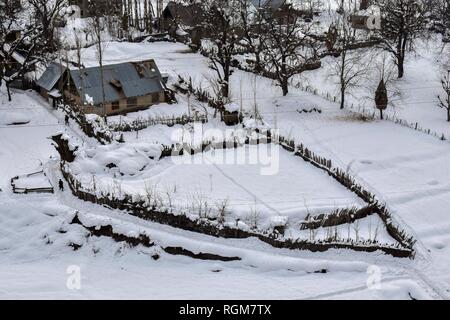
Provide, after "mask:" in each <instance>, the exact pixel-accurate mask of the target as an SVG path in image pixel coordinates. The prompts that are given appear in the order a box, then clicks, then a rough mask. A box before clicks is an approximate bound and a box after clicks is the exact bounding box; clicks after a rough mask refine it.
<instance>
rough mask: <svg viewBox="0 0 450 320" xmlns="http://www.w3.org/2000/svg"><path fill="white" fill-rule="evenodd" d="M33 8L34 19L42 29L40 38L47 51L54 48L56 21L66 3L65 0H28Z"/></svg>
mask: <svg viewBox="0 0 450 320" xmlns="http://www.w3.org/2000/svg"><path fill="white" fill-rule="evenodd" d="M28 3H29V4H30V6H31V8H32V9H33V15H34V19H35V20H36V23H37V25H38V26H39V27H40V28H41V30H42V40H43V42H44V43H43V44H44V47H45V48H46V50H47V51H53V50H54V49H56V48H55V46H56V45H55V35H54V31H55V28H56V22H57V20H58V18H60V17H61V13H62V10H63V8H64V7H65V6H66V5H67V3H66V0H53V1H48V0H28Z"/></svg>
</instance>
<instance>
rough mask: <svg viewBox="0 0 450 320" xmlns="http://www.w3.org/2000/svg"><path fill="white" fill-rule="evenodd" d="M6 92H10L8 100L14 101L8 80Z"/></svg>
mask: <svg viewBox="0 0 450 320" xmlns="http://www.w3.org/2000/svg"><path fill="white" fill-rule="evenodd" d="M5 85H6V92H7V93H8V101H9V102H11V101H12V96H11V88H10V87H9V82H6V84H5Z"/></svg>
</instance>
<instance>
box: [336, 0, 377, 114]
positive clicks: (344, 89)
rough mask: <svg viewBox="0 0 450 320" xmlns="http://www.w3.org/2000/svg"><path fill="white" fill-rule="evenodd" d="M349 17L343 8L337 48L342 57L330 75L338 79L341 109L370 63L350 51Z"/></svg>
mask: <svg viewBox="0 0 450 320" xmlns="http://www.w3.org/2000/svg"><path fill="white" fill-rule="evenodd" d="M348 16H349V14H348V10H347V8H345V6H344V5H343V6H342V14H341V16H340V18H339V19H338V21H337V22H336V27H335V28H336V29H335V30H336V33H337V46H338V48H336V50H337V51H338V52H340V57H339V58H337V59H336V60H334V61H333V62H332V64H331V72H330V75H331V76H333V77H335V78H337V79H338V81H337V84H338V85H339V93H340V98H341V99H340V104H341V106H340V107H341V109H344V107H345V98H346V95H347V94H348V93H351V91H352V90H353V89H355V88H358V87H360V80H361V78H362V77H363V76H364V75H366V74H367V71H368V69H369V62H367V61H365V60H367V57H363V56H361V55H360V54H358V53H355V52H351V51H350V42H351V40H352V33H353V29H352V27H351V25H350V24H349V22H348V19H347V17H348Z"/></svg>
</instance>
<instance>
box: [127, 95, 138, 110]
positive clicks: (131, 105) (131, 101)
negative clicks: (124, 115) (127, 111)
mask: <svg viewBox="0 0 450 320" xmlns="http://www.w3.org/2000/svg"><path fill="white" fill-rule="evenodd" d="M137 105H138V103H137V98H136V97H133V98H128V100H127V107H128V108H135V107H137Z"/></svg>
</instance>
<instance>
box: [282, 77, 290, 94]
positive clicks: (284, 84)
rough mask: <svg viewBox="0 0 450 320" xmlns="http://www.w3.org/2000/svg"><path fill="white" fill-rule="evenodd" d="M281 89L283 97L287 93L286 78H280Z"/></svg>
mask: <svg viewBox="0 0 450 320" xmlns="http://www.w3.org/2000/svg"><path fill="white" fill-rule="evenodd" d="M281 90H283V97H285V96H287V95H288V93H289V84H288V80H287V79H282V80H281Z"/></svg>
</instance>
